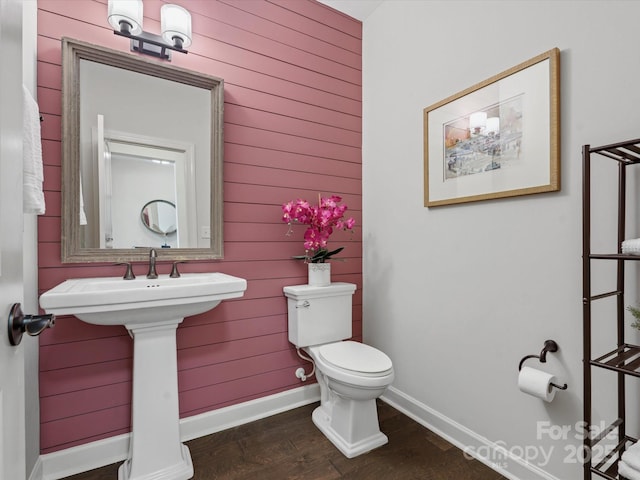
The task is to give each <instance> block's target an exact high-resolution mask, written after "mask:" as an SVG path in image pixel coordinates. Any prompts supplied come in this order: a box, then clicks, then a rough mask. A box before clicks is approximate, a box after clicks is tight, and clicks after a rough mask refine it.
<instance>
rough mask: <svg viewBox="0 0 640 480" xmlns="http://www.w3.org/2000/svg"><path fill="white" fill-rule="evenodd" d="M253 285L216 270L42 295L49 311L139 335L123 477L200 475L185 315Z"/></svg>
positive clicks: (81, 284)
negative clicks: (180, 331)
mask: <svg viewBox="0 0 640 480" xmlns="http://www.w3.org/2000/svg"><path fill="white" fill-rule="evenodd" d="M246 289H247V281H246V280H245V279H243V278H238V277H233V276H231V275H227V274H224V273H219V272H211V273H185V274H183V275H182V276H180V277H179V278H171V277H170V276H169V275H160V277H159V278H156V279H147V278H136V279H133V280H123V279H122V278H121V277H99V278H73V279H68V280H65V281H64V282H62V283H61V284H59V285H57V286H56V287H54V288H52V289H51V290H48V291H47V292H45V293H43V294H42V295H41V296H40V306H41V307H42V308H43V309H44V310H45V311H46V312H47V313H53V314H55V315H75V316H76V317H78V318H79V319H80V320H83V321H85V322H87V323H91V324H93V325H124V326H125V327H126V328H127V330H129V333H130V334H131V336H132V337H133V344H134V355H133V401H132V406H131V440H130V444H129V457H128V459H127V461H126V462H125V463H124V464H123V465H122V466H121V467H120V469H119V471H118V479H119V480H186V479H188V478H192V477H193V465H192V463H191V456H190V454H189V449H188V448H187V447H186V446H185V445H183V444H182V443H180V419H179V413H180V412H179V405H178V368H177V360H176V328H177V327H178V325H179V324H180V323H181V322H182V319H183V318H184V317H189V316H191V315H198V314H200V313H204V312H207V311H209V310H211V309H212V308H215V307H216V306H217V305H218V304H219V303H220V302H221V301H222V300H226V299H231V298H239V297H242V296H243V295H244V292H245V290H246Z"/></svg>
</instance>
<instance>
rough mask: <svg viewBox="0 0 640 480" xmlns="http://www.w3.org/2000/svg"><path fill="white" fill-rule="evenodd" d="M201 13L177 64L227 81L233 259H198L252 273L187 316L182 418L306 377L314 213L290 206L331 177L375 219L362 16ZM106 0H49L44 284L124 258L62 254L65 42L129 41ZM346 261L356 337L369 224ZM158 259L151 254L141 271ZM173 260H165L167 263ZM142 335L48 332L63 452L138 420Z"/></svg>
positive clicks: (57, 443)
mask: <svg viewBox="0 0 640 480" xmlns="http://www.w3.org/2000/svg"><path fill="white" fill-rule="evenodd" d="M174 3H178V4H182V5H183V6H185V7H187V8H188V9H189V10H190V11H191V14H192V18H193V31H194V41H193V45H192V47H191V48H190V52H189V54H188V55H180V54H174V55H173V64H174V65H178V66H181V67H184V68H188V69H191V70H194V71H198V72H203V73H207V74H210V75H215V76H218V77H222V78H224V80H225V124H224V129H225V130H224V132H225V153H224V155H225V163H224V199H225V207H224V218H225V224H224V241H225V258H224V260H222V261H210V262H191V263H189V264H187V265H184V266H183V268H182V269H183V271H185V272H204V271H220V272H225V273H228V274H231V275H236V276H240V277H244V278H246V279H247V280H248V289H247V292H246V294H245V296H244V297H243V298H242V299H238V300H233V301H227V302H223V303H222V304H221V305H220V306H218V307H217V308H216V309H214V310H212V311H211V312H208V313H205V314H202V315H198V316H196V317H191V318H188V319H186V320H185V321H184V322H183V324H182V325H181V326H180V328H179V329H178V368H179V389H180V412H181V416H182V417H187V416H191V415H195V414H198V413H203V412H207V411H211V410H215V409H218V408H221V407H224V406H228V405H233V404H236V403H240V402H244V401H247V400H251V399H255V398H259V397H262V396H265V395H270V394H274V393H277V392H282V391H285V390H288V389H291V388H294V387H298V386H300V385H301V383H300V382H299V380H298V379H297V378H295V376H294V373H293V372H294V371H295V368H296V367H297V366H298V365H300V364H302V362H301V361H300V360H299V359H298V357H297V356H296V355H295V350H294V349H293V348H292V347H291V345H290V344H289V343H288V340H287V316H286V301H285V298H284V297H283V295H282V287H283V286H285V285H295V284H300V283H306V268H305V267H306V266H305V265H304V264H302V263H299V262H296V261H294V260H291V258H290V257H291V256H292V255H298V254H300V253H302V240H301V239H302V230H303V228H302V227H297V228H295V235H294V236H293V237H287V236H285V233H286V231H287V226H286V225H285V224H284V223H282V222H281V220H280V217H281V210H280V205H281V204H282V203H284V202H286V201H289V200H291V199H295V198H299V197H302V198H307V199H314V198H315V197H316V196H317V193H318V192H323V193H325V194H331V193H335V194H338V195H341V196H342V197H343V198H344V201H345V202H346V203H347V205H348V206H349V213H350V214H351V215H352V216H354V218H355V219H356V221H357V222H358V224H359V223H360V221H361V219H362V216H361V208H362V201H361V199H362V197H361V194H362V183H361V180H362V176H361V137H362V129H361V127H362V121H361V45H362V42H361V33H362V25H361V23H360V22H358V21H356V20H353V19H351V18H349V17H347V16H344V15H342V14H339V13H337V12H335V11H333V10H331V9H329V8H327V7H326V6H324V5H322V4H320V3H317V2H315V1H314V0H241V1H239V0H188V1H187V0H175V1H174ZM161 5H162V2H161V1H158V0H144V8H145V19H144V21H145V30H147V31H151V32H154V33H158V32H159V15H160V6H161ZM106 12H107V1H106V0H83V1H69V0H38V99H39V103H40V108H41V111H42V114H43V117H44V122H43V124H42V128H43V131H42V136H43V150H44V160H45V190H46V192H45V196H46V201H47V213H46V215H45V216H42V217H40V219H39V273H40V275H39V289H40V291H41V292H42V291H44V290H47V289H49V288H51V287H53V286H55V285H56V284H58V283H59V282H62V281H63V280H65V279H67V278H71V277H93V276H111V275H119V274H121V273H122V272H121V267H117V268H116V267H113V266H111V265H104V264H102V265H100V264H97V265H96V264H65V265H63V264H61V261H60V208H61V207H60V190H61V182H60V177H61V174H60V170H61V167H60V164H61V143H60V142H61V138H60V124H61V94H60V88H61V75H62V71H61V43H60V39H61V37H63V36H66V37H71V38H76V39H79V40H83V41H87V42H91V43H95V44H99V45H103V46H107V47H110V48H113V49H116V50H122V51H127V50H128V46H129V43H128V41H127V40H126V39H123V38H122V37H117V36H115V35H113V32H112V30H110V27H109V25H108V24H107V21H106ZM342 245H344V246H345V247H346V248H345V251H344V254H343V257H344V258H345V259H346V261H345V262H333V265H332V269H333V279H334V280H336V281H347V282H353V283H356V284H357V285H358V290H357V292H356V295H355V297H354V337H355V338H356V339H360V338H361V333H362V307H361V301H362V300H361V299H362V295H361V286H362V237H361V229H360V227H359V226H358V227H357V228H356V230H355V234H354V235H353V236H352V235H350V234H347V233H344V232H341V233H339V234H336V235H334V237H332V243H331V244H330V246H334V247H338V246H342ZM145 268H146V266H145V265H143V264H142V263H140V264H138V265H136V267H135V271H136V273H137V274H143V272H144V271H145ZM168 268H169V265H167V264H161V265H160V266H159V271H160V273H168V272H167V270H168ZM131 366H132V343H131V339H130V338H129V336H128V334H127V333H126V331H125V330H124V328H119V327H113V328H111V327H102V326H92V325H88V324H85V323H83V322H81V321H79V320H77V319H75V318H74V317H64V318H61V319H59V321H58V322H57V323H56V327H55V328H53V329H51V330H48V331H47V332H45V334H43V335H42V336H41V337H40V396H41V402H40V403H41V450H42V453H48V452H52V451H56V450H60V449H64V448H68V447H71V446H74V445H79V444H83V443H86V442H90V441H94V440H98V439H102V438H105V437H109V436H113V435H117V434H121V433H126V432H128V431H129V424H130V419H129V413H130V396H131Z"/></svg>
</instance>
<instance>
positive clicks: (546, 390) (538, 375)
mask: <svg viewBox="0 0 640 480" xmlns="http://www.w3.org/2000/svg"><path fill="white" fill-rule="evenodd" d="M552 383H555V384H556V385H558V381H557V379H556V377H555V376H553V375H551V374H550V373H547V372H543V371H541V370H537V369H535V368H531V367H522V370H520V374H519V375H518V388H519V389H520V391H522V392H524V393H528V394H529V395H533V396H534V397H538V398H541V399H542V400H544V401H545V402H550V401H552V400H553V397H555V396H556V389H555V388H553V386H552V385H551V384H552Z"/></svg>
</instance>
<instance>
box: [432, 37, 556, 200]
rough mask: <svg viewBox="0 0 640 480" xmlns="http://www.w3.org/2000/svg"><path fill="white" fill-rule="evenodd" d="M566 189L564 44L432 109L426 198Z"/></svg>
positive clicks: (485, 196)
mask: <svg viewBox="0 0 640 480" xmlns="http://www.w3.org/2000/svg"><path fill="white" fill-rule="evenodd" d="M557 190H560V50H558V49H557V48H554V49H552V50H549V51H548V52H545V53H543V54H541V55H538V56H536V57H534V58H532V59H530V60H527V61H526V62H524V63H521V64H520V65H517V66H515V67H513V68H510V69H509V70H506V71H504V72H502V73H500V74H498V75H495V76H493V77H491V78H489V79H487V80H485V81H483V82H480V83H478V84H477V85H474V86H472V87H470V88H467V89H466V90H463V91H462V92H460V93H457V94H455V95H452V96H451V97H448V98H446V99H444V100H442V101H440V102H438V103H436V104H434V105H431V106H430V107H427V108H425V109H424V205H425V206H426V207H436V206H440V205H451V204H457V203H466V202H475V201H480V200H489V199H495V198H504V197H513V196H518V195H529V194H533V193H543V192H552V191H557Z"/></svg>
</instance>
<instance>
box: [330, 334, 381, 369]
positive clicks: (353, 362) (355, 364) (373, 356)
mask: <svg viewBox="0 0 640 480" xmlns="http://www.w3.org/2000/svg"><path fill="white" fill-rule="evenodd" d="M319 353H320V356H321V357H322V358H323V359H324V360H325V361H327V362H329V363H332V364H333V365H336V366H337V367H340V368H342V369H344V370H351V371H354V372H362V373H379V372H386V371H387V370H389V369H390V368H391V367H392V366H393V365H392V363H391V359H390V358H389V357H387V355H385V354H384V353H383V352H381V351H380V350H378V349H376V348H373V347H371V346H369V345H365V344H363V343H358V342H352V341H346V342H336V343H330V344H328V345H322V346H321V347H320V349H319Z"/></svg>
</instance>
